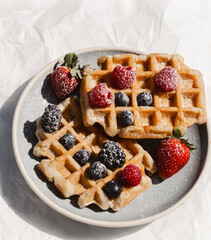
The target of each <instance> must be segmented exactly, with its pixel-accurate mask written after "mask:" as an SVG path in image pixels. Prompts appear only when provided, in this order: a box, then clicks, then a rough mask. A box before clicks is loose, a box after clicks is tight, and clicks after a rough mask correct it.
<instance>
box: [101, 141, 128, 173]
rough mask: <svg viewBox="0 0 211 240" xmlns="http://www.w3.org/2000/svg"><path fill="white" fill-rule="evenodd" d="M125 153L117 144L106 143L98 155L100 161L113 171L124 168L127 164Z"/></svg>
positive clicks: (112, 142)
mask: <svg viewBox="0 0 211 240" xmlns="http://www.w3.org/2000/svg"><path fill="white" fill-rule="evenodd" d="M125 157H126V155H125V153H124V151H123V149H122V148H121V147H120V145H119V144H118V143H117V142H114V141H106V142H104V143H103V146H102V149H101V150H100V152H99V153H98V158H99V160H100V161H101V162H102V163H103V164H105V165H106V167H107V168H110V169H112V170H114V169H116V168H119V167H122V166H123V165H124V163H125V161H126V160H125Z"/></svg>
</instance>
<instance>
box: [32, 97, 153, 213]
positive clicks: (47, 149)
mask: <svg viewBox="0 0 211 240" xmlns="http://www.w3.org/2000/svg"><path fill="white" fill-rule="evenodd" d="M58 107H59V108H60V109H61V111H62V127H61V128H60V129H59V130H58V131H57V132H55V133H51V134H50V133H45V132H44V131H43V130H42V128H41V126H40V119H38V120H37V131H36V134H37V136H38V138H39V140H40V142H39V143H38V144H37V145H36V146H35V147H34V154H35V155H36V156H44V157H47V159H43V160H42V161H41V162H40V164H39V168H40V170H41V171H42V172H43V174H44V175H45V176H46V178H47V179H48V180H49V181H54V185H55V186H56V187H57V189H58V190H59V191H60V192H61V193H62V195H63V196H64V197H70V196H72V195H81V194H82V193H83V192H84V193H85V194H86V192H87V191H89V189H92V190H91V191H92V193H93V191H94V190H93V188H94V187H96V186H97V188H96V189H97V191H96V194H94V195H95V201H96V204H98V205H99V206H100V207H102V209H107V208H106V207H105V206H109V207H111V208H113V209H114V210H118V209H120V208H121V207H124V206H125V205H127V204H128V203H129V202H130V201H132V200H133V199H134V198H135V197H136V196H138V195H139V194H140V193H141V192H142V191H144V190H145V189H146V188H148V187H149V186H150V185H151V179H150V178H149V177H148V176H147V175H146V174H145V170H147V171H148V172H149V173H154V172H155V170H156V168H155V163H154V161H153V159H152V158H151V156H150V155H149V154H148V153H147V152H146V151H144V150H143V148H142V147H141V146H140V145H139V144H138V143H137V142H136V141H134V140H130V141H126V140H121V141H120V142H119V144H120V145H121V147H122V148H123V150H124V152H125V154H126V163H125V165H124V166H126V164H128V163H133V164H135V165H137V166H138V167H140V169H141V171H142V174H143V180H142V181H141V183H140V186H138V187H135V188H134V191H132V189H131V188H123V192H122V193H121V195H120V196H122V198H120V197H119V198H118V200H116V201H115V200H109V199H108V198H105V196H104V198H100V196H99V197H97V196H98V193H99V192H100V191H99V186H102V187H103V185H104V184H103V183H104V181H107V180H108V179H110V180H111V179H116V177H117V173H118V172H120V171H121V170H122V168H120V169H118V170H115V171H111V170H109V169H108V170H107V177H105V178H104V179H99V180H92V179H90V178H89V176H88V174H87V170H88V168H89V167H90V165H91V162H89V163H87V164H86V165H84V166H82V167H81V166H80V165H79V164H78V163H77V162H76V161H75V160H74V158H73V156H74V154H75V153H76V152H78V151H79V150H80V149H87V150H88V151H89V152H90V154H91V156H92V157H91V159H92V161H95V160H96V159H97V155H98V153H99V151H100V149H101V147H102V144H103V142H105V141H106V140H107V139H106V137H105V136H104V134H103V133H102V131H101V130H100V129H98V128H93V129H91V131H89V129H87V128H85V127H84V126H83V123H82V120H81V111H80V105H79V102H78V101H77V100H76V99H75V98H73V97H70V98H68V99H66V100H65V101H64V102H62V103H61V104H59V105H58ZM67 132H69V133H71V134H73V135H74V136H75V138H76V140H77V144H76V145H75V146H74V147H73V148H71V149H70V150H68V151H67V150H66V149H65V148H64V147H63V146H62V145H61V144H60V143H59V139H60V137H62V136H63V135H64V134H66V133H67ZM102 191H103V190H102ZM102 191H101V192H100V195H103V194H102ZM83 196H84V195H83ZM83 199H84V197H81V198H80V206H81V207H84V206H86V205H88V204H89V203H87V202H84V203H83ZM103 199H104V200H105V201H106V202H104V203H102V204H101V202H102V201H103ZM120 199H121V201H120ZM98 200H99V201H100V202H99V201H98Z"/></svg>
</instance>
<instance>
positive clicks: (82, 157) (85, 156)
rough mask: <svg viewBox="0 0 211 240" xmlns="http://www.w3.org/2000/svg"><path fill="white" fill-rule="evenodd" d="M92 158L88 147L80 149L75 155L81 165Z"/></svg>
mask: <svg viewBox="0 0 211 240" xmlns="http://www.w3.org/2000/svg"><path fill="white" fill-rule="evenodd" d="M89 158H90V153H89V151H88V150H86V149H81V150H79V151H78V152H77V153H76V154H75V155H74V159H75V160H76V161H77V162H78V163H79V164H80V165H81V166H83V165H85V164H86V163H88V161H89Z"/></svg>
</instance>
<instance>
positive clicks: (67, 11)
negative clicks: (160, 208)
mask: <svg viewBox="0 0 211 240" xmlns="http://www.w3.org/2000/svg"><path fill="white" fill-rule="evenodd" d="M0 6H1V7H0V74H1V76H0V143H1V144H0V152H1V160H0V161H1V167H0V240H8V239H11V240H19V239H20V240H25V239H27V240H28V239H30V240H36V239H42V240H56V239H121V240H123V239H130V240H132V239H150V240H151V239H152V240H157V239H159V240H175V239H180V240H186V239H195V240H201V239H202V240H209V239H211V174H209V171H210V168H209V169H208V170H207V172H206V174H205V176H204V177H203V179H202V181H201V183H200V185H199V186H198V187H197V189H196V190H195V191H194V193H193V194H192V195H191V197H190V199H188V200H187V201H186V202H185V203H184V204H183V205H182V206H180V207H179V208H177V209H176V210H175V211H173V212H171V213H170V214H169V215H167V216H165V217H162V218H161V219H158V220H156V221H154V222H153V223H151V224H149V225H146V226H138V227H133V228H124V229H109V230H108V229H106V228H105V229H104V228H99V227H94V226H89V225H86V224H82V223H78V222H76V221H73V220H71V219H68V218H66V217H64V216H62V215H61V214H59V213H57V212H55V211H54V210H53V209H51V208H50V207H48V206H47V205H46V204H45V203H44V202H42V201H41V200H40V199H39V198H38V197H37V196H36V194H35V193H34V192H33V191H32V190H31V189H30V187H29V186H28V185H27V183H26V182H25V180H24V179H23V177H22V175H21V173H20V171H19V169H18V167H17V164H16V161H15V157H14V154H13V149H12V136H11V128H12V118H13V114H14V110H15V106H16V103H17V101H18V98H19V96H20V94H21V93H22V91H23V89H24V87H25V86H26V83H27V82H28V80H30V79H31V78H32V77H33V76H35V75H36V74H37V72H39V71H40V69H42V68H43V67H44V66H46V65H47V64H48V63H49V62H51V61H52V60H54V59H56V58H58V57H60V56H62V55H64V54H66V53H68V52H73V51H76V50H78V49H82V48H88V47H96V46H118V47H128V48H133V49H137V50H140V51H143V52H145V53H152V52H165V53H179V54H181V55H182V56H183V57H184V59H185V63H186V64H187V65H188V66H190V67H191V68H194V69H198V70H200V71H201V72H202V73H203V76H204V82H205V86H206V101H207V112H208V121H210V117H211V111H210V110H211V71H210V63H211V57H210V54H211V40H210V39H211V1H209V0H177V1H174V0H149V1H145V0H125V1H121V0H107V1H103V0H90V1H86V0H77V1H74V0H63V1H58V0H51V1H50V0H45V1H43V0H36V1H35V0H32V1H26V0H19V1H13V0H7V1H4V0H0Z"/></svg>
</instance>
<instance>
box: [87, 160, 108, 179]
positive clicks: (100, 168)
mask: <svg viewBox="0 0 211 240" xmlns="http://www.w3.org/2000/svg"><path fill="white" fill-rule="evenodd" d="M89 176H90V178H91V179H94V180H97V179H100V178H104V177H105V176H106V166H105V165H104V164H103V163H101V162H100V161H96V162H94V163H93V164H92V166H91V167H90V168H89Z"/></svg>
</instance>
